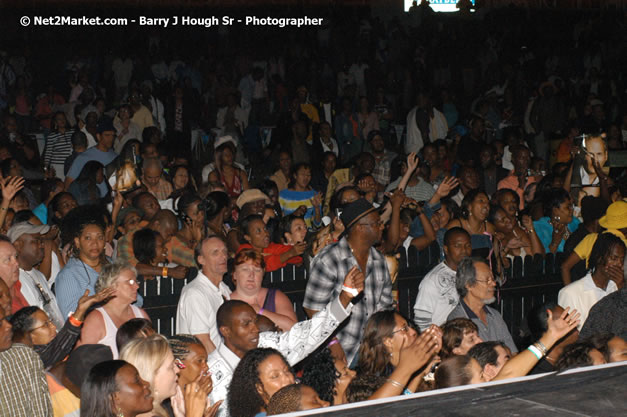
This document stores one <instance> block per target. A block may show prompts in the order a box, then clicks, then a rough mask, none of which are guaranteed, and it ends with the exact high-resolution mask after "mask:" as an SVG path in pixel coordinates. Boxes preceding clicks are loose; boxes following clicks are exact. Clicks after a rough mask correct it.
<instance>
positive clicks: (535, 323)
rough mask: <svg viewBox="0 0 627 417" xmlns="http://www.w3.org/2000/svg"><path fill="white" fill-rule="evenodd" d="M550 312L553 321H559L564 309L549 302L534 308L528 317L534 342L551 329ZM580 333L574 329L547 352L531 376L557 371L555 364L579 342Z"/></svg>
mask: <svg viewBox="0 0 627 417" xmlns="http://www.w3.org/2000/svg"><path fill="white" fill-rule="evenodd" d="M549 311H551V313H552V314H551V317H552V318H551V319H550V320H551V321H555V320H558V318H559V317H560V316H561V315H562V313H563V312H564V309H563V308H562V307H560V306H559V305H557V304H556V303H554V302H552V301H549V302H547V303H544V304H542V305H540V306H538V307H535V308H533V309H532V310H531V311H530V312H529V314H528V315H527V325H528V326H529V331H530V332H531V337H532V338H533V340H538V339H540V337H541V336H542V334H543V333H544V332H546V331H547V330H548V328H549V324H550V323H549ZM577 337H579V331H578V330H576V329H574V330H572V331H571V332H570V333H568V335H566V336H565V337H563V338H562V339H560V340H559V341H558V342H557V343H555V345H553V347H552V348H550V349H548V350H547V353H546V355H545V356H544V357H543V358H542V359H541V360H540V361H539V362H538V364H537V365H536V366H534V367H533V369H532V370H531V372H530V373H531V374H541V373H544V372H553V371H555V362H557V359H558V358H559V357H560V355H561V354H562V352H563V351H564V348H565V347H566V346H568V345H570V344H573V343H575V342H576V341H577Z"/></svg>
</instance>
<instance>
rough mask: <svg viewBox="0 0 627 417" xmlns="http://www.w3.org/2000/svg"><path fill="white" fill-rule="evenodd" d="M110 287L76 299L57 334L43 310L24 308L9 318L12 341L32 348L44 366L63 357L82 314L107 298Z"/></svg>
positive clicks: (78, 329) (73, 340) (71, 344)
mask: <svg viewBox="0 0 627 417" xmlns="http://www.w3.org/2000/svg"><path fill="white" fill-rule="evenodd" d="M112 294H113V290H110V289H109V290H105V291H102V292H100V293H98V294H96V295H93V296H89V295H88V293H87V291H85V294H83V296H82V297H81V298H80V300H78V306H77V307H76V311H75V312H74V313H72V315H71V316H70V317H69V318H68V319H67V321H66V322H65V325H64V326H63V328H62V329H61V331H60V332H59V333H57V327H56V326H55V324H54V323H53V322H52V320H51V319H50V318H49V317H48V315H47V314H46V312H45V311H43V310H42V309H40V308H39V307H34V306H32V307H24V308H22V309H20V310H18V311H17V313H15V314H14V315H13V317H11V325H12V326H13V341H14V342H16V343H21V344H23V345H26V346H30V347H32V348H33V349H34V350H35V352H37V353H38V354H39V357H40V358H41V360H42V361H43V363H44V369H49V368H50V367H51V366H52V365H54V364H56V363H57V362H59V361H61V360H63V359H64V358H65V357H66V356H67V355H68V354H69V353H70V352H71V351H72V348H74V345H75V344H76V341H77V340H78V337H79V335H80V332H81V325H82V324H83V320H84V319H85V314H86V313H87V311H88V310H89V309H90V308H91V306H93V305H95V304H98V303H100V302H101V301H103V300H105V299H107V298H109V297H110V296H111V295H112Z"/></svg>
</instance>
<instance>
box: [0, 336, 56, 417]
mask: <svg viewBox="0 0 627 417" xmlns="http://www.w3.org/2000/svg"><path fill="white" fill-rule="evenodd" d="M0 416H11V417H51V416H52V404H51V402H50V393H49V392H48V383H47V382H46V374H45V373H44V366H43V363H42V362H41V359H39V355H37V354H36V353H35V351H34V350H33V349H31V348H29V347H28V346H25V345H22V344H19V343H16V344H14V345H13V346H12V347H11V348H10V349H8V350H5V351H4V352H0Z"/></svg>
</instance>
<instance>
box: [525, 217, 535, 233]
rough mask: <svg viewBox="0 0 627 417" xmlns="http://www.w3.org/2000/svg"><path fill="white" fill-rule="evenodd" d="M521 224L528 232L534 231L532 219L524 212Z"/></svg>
mask: <svg viewBox="0 0 627 417" xmlns="http://www.w3.org/2000/svg"><path fill="white" fill-rule="evenodd" d="M522 225H523V226H524V227H525V229H526V230H528V231H529V232H533V231H534V226H533V219H532V218H531V216H529V215H528V214H525V215H524V216H522Z"/></svg>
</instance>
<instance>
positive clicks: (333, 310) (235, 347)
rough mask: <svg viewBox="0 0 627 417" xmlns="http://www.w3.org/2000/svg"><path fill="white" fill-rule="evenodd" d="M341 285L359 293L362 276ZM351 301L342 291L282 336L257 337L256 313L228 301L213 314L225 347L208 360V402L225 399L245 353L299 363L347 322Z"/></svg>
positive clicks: (265, 333) (233, 301)
mask: <svg viewBox="0 0 627 417" xmlns="http://www.w3.org/2000/svg"><path fill="white" fill-rule="evenodd" d="M344 284H345V285H347V286H350V287H351V288H356V289H357V290H358V291H362V290H363V276H360V275H359V274H356V273H355V272H351V273H349V274H348V275H347V276H346V278H345V281H344ZM353 298H354V295H352V294H349V293H348V292H347V291H342V293H341V294H340V295H339V296H338V297H336V298H335V299H334V300H333V301H331V302H329V303H328V304H327V306H326V307H325V308H324V309H323V310H322V311H320V312H318V313H316V314H314V316H313V317H312V318H311V319H310V320H307V321H302V322H299V323H296V324H295V325H294V326H292V328H291V329H290V330H289V331H288V332H285V333H271V332H264V333H260V332H259V328H258V327H257V323H256V318H257V314H256V313H255V310H254V309H253V308H252V307H251V306H250V305H248V304H246V303H245V302H243V301H240V300H230V301H227V302H225V303H224V304H222V305H221V306H220V308H219V310H218V313H217V314H216V321H217V326H218V328H219V329H220V334H221V335H222V337H223V338H224V343H223V344H221V345H219V346H217V348H216V349H215V350H214V351H213V352H211V353H210V354H209V359H208V361H209V370H210V372H211V375H212V379H213V391H212V392H211V396H210V397H211V402H212V403H215V402H217V401H219V400H224V399H225V398H226V396H227V389H228V386H229V383H230V382H231V375H232V374H233V369H235V367H237V364H238V363H239V361H240V359H241V358H242V357H243V356H244V355H245V354H246V352H248V351H250V350H252V349H255V348H257V347H272V348H276V349H277V350H279V351H280V352H281V353H282V354H283V355H284V356H285V358H286V359H287V361H288V362H289V363H290V364H296V363H298V362H300V361H301V360H302V359H304V358H305V357H306V356H307V355H309V354H310V353H311V352H313V351H314V350H315V349H316V348H317V347H318V346H319V345H320V344H321V343H323V342H324V341H325V340H326V339H327V338H328V337H329V336H330V335H331V334H332V333H333V331H334V330H335V329H336V328H337V327H338V326H339V325H340V324H341V323H342V322H343V321H344V320H346V318H347V317H348V316H349V314H350V311H351V310H352V304H351V305H349V303H350V301H351V300H352V299H353ZM303 343H304V345H303ZM223 407H225V408H228V407H227V406H223Z"/></svg>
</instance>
